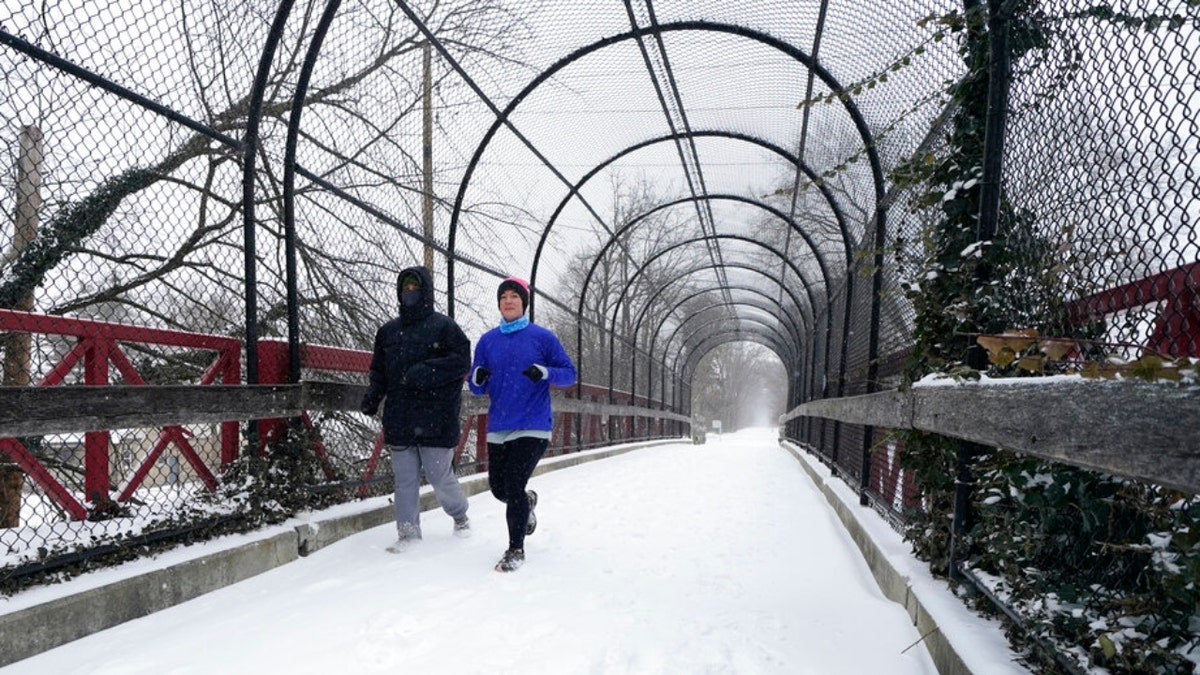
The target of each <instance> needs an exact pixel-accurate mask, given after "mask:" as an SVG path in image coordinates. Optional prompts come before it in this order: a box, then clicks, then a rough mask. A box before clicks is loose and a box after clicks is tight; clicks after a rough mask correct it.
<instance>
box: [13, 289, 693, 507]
mask: <svg viewBox="0 0 1200 675" xmlns="http://www.w3.org/2000/svg"><path fill="white" fill-rule="evenodd" d="M0 333H30V334H37V335H48V336H59V337H64V338H69V339H73V340H74V343H73V344H72V346H71V348H70V349H69V350H68V351H67V352H66V354H64V355H63V356H62V357H61V358H59V359H58V360H57V361H56V362H54V363H53V365H52V366H51V367H50V368H49V370H48V371H47V372H46V375H45V376H43V377H42V378H41V380H40V381H38V382H37V383H36V386H38V387H53V386H63V385H64V383H67V382H68V376H69V375H70V374H71V373H72V372H73V371H75V369H76V368H77V367H80V368H81V369H82V377H81V378H77V380H75V381H74V382H73V383H72V384H74V383H78V384H83V385H85V386H94V387H102V386H109V385H112V384H114V382H113V380H114V379H115V378H119V380H120V382H121V383H123V384H125V385H133V386H148V385H147V383H146V380H145V378H144V377H143V375H142V374H141V373H139V372H138V370H137V368H136V367H135V366H134V365H133V363H132V362H131V361H130V359H129V358H128V357H127V356H126V354H125V348H126V347H127V346H128V345H131V344H140V345H155V346H159V347H169V348H181V349H192V350H210V351H212V352H213V360H212V362H211V363H210V364H209V365H208V367H207V368H206V369H205V370H204V372H203V374H202V375H201V376H200V378H199V381H198V382H197V384H198V385H211V384H217V383H220V384H226V385H236V384H240V380H241V368H240V359H241V355H242V347H243V344H242V341H241V340H240V339H237V338H230V337H223V336H217V335H205V334H196V333H185V332H181V331H174V330H164V329H157V328H148V327H143V326H130V325H123V324H114V323H106V322H102V321H92V320H86V319H72V318H65V317H58V316H48V315H41V314H33V313H29V312H19V311H11V310H0ZM259 354H260V366H261V367H260V380H261V382H260V383H261V384H267V385H271V384H281V385H282V384H288V382H287V378H288V372H289V369H288V345H287V343H285V342H282V341H274V340H264V341H262V342H260V344H259ZM300 357H301V368H302V370H306V371H310V372H311V371H324V372H329V373H338V374H343V375H344V374H351V375H358V376H361V375H363V374H365V373H367V372H368V370H369V368H370V362H371V353H370V352H365V351H354V350H349V349H341V348H336V347H325V346H316V345H305V346H302V347H301V350H300ZM339 379H344V378H339ZM354 379H355V380H363V379H365V378H361V377H356V378H354ZM582 390H583V400H566V399H560V400H559V403H558V404H556V408H559V409H560V410H559V412H558V413H557V414H558V416H559V422H558V424H556V425H555V430H554V437H553V438H552V439H551V448H552V449H551V452H550V453H548V454H551V455H552V454H555V453H559V452H564V451H566V450H569V449H572V448H584V447H592V446H596V445H603V444H605V443H611V442H617V441H619V440H628V439H631V438H632V437H633V436H635V435H637V434H642V435H643V437H662V436H664V435H665V434H667V433H668V419H666V418H670V419H672V420H674V421H675V422H677V423H683V424H686V421H685V420H686V418H683V417H682V416H680V415H675V414H674V413H670V412H668V411H661V410H659V411H655V410H653V409H652V406H653V405H655V403H654V402H650V401H646V400H644V399H640V398H639V400H636V401H634V400H631V397H630V396H629V395H628V393H624V392H614V393H613V394H612V396H611V397H610V392H609V390H608V389H607V387H599V386H591V385H584V386H583V387H582ZM562 393H563V395H564V396H565V397H566V398H567V399H569V398H571V397H572V396H573V394H574V388H568V389H565V390H563V392H562ZM637 405H641V406H643V407H642V408H634V407H633V406H637ZM464 417H465V424H464V428H465V429H467V430H471V429H473V430H474V432H475V433H474V434H473V435H474V438H475V448H474V451H475V456H474V462H475V468H476V470H479V471H482V470H486V466H487V442H486V430H487V412H486V406H485V404H484V403H483V402H482V401H481V400H478V399H475V398H474V397H469V396H468V397H466V399H465V405H464ZM298 420H299V423H300V424H301V425H302V426H303V427H304V428H306V429H308V430H310V431H311V430H315V425H314V423H313V421H312V418H311V417H310V416H309V414H308V412H307V411H304V412H302V414H301V415H300V417H299V418H298ZM218 424H219V427H220V463H219V465H218V466H208V465H207V464H206V463H205V460H204V459H203V458H202V456H201V453H198V452H197V451H196V450H195V448H194V447H193V446H192V444H191V442H190V441H189V438H190V433H189V431H188V430H187V429H185V428H184V427H183V426H182V425H180V424H167V425H164V426H162V427H152V428H158V430H159V431H158V436H157V439H156V440H155V441H154V443H153V444H152V445H151V446H150V450H149V451H148V452H147V453H146V454H145V456H144V457H142V459H141V460H140V462H139V463H138V465H137V467H136V469H134V470H133V471H132V472H131V473H130V474H129V477H128V478H127V479H126V480H125V482H124V484H123V485H120V486H118V487H117V488H115V490H114V489H111V488H110V456H111V453H112V443H111V434H110V431H109V430H108V429H96V430H91V431H86V432H85V434H84V458H83V459H84V467H83V474H84V480H83V491H82V492H83V493H82V499H81V498H80V495H79V494H78V491H73V490H71V489H69V488H68V487H67V486H65V485H64V484H63V483H62V482H61V481H60V480H58V479H57V478H56V477H55V476H54V475H53V474H52V473H51V472H50V471H49V470H47V468H46V466H45V465H43V463H42V462H41V461H39V459H38V458H37V457H36V456H35V455H34V454H33V453H32V452H30V450H29V449H28V448H27V447H25V445H24V444H22V442H21V441H20V440H19V439H17V438H13V437H7V438H0V459H3V456H4V455H7V457H8V458H9V459H10V460H11V461H12V462H14V463H15V464H17V465H18V466H19V467H20V468H21V470H22V471H24V472H25V474H26V475H27V476H29V478H30V479H31V480H32V481H33V482H34V483H35V484H36V485H37V486H38V487H40V488H41V490H42V491H43V492H44V493H45V494H46V495H47V496H48V497H49V498H50V500H52V501H53V502H54V503H55V504H57V505H58V506H59V507H60V508H62V510H63V511H64V512H65V513H66V514H67V517H69V518H71V519H75V520H83V519H86V518H88V517H89V516H93V515H96V514H101V513H105V512H106V511H108V510H110V509H113V508H114V507H115V506H116V505H117V504H119V503H123V502H127V501H129V500H130V499H132V498H133V495H134V493H135V491H137V490H138V488H140V487H142V486H143V483H144V482H145V480H146V477H147V475H148V474H149V472H150V471H151V469H152V468H153V467H154V465H155V463H156V462H157V461H159V459H160V458H161V457H162V455H163V453H164V452H165V451H166V450H167V449H168V448H171V447H172V446H174V447H175V448H176V449H177V450H178V451H179V453H180V454H181V455H182V456H183V457H184V458H186V460H187V461H188V462H189V464H190V465H191V466H192V468H193V469H194V470H195V472H196V475H197V477H198V478H199V479H200V480H201V481H202V482H203V484H204V485H205V486H207V487H208V489H210V490H215V489H216V488H217V486H218V480H219V479H218V477H219V476H220V474H221V471H222V469H223V467H224V466H226V465H227V464H229V463H230V462H232V461H234V460H235V459H237V457H238V455H239V446H240V421H238V420H230V421H223V422H219V423H218ZM288 424H289V421H288V420H285V419H279V418H273V419H262V420H260V421H259V423H258V449H259V451H260V452H263V451H265V449H266V447H267V446H268V445H270V444H271V443H273V442H275V441H278V440H280V439H282V438H283V436H284V434H285V433H286V432H287V430H288ZM471 436H472V434H471V433H469V432H468V433H464V434H463V436H462V440H461V441H460V443H459V447H458V448H457V451H456V454H455V461H460V460H461V459H462V456H463V454H464V450H465V449H466V443H467V442H468V439H469V438H470V437H471ZM311 438H312V440H311V442H310V444H309V449H310V451H311V452H312V453H313V455H314V456H315V457H316V458H317V459H318V461H319V463H320V465H321V467H322V470H323V472H324V475H325V478H326V479H327V480H330V481H339V480H343V479H344V478H345V477H343V476H338V475H337V471H336V470H335V468H334V465H333V462H332V461H331V459H330V454H329V452H328V450H327V448H326V447H325V444H324V442H323V441H322V440H321V438H320V435H319V434H317V433H313V434H311ZM383 448H384V443H383V436H382V433H380V434H378V435H377V436H376V439H375V442H374V447H373V449H372V452H371V455H370V457H369V459H368V461H367V462H366V463H365V465H364V469H363V471H362V473H361V475H360V476H358V479H359V480H360V481H361V487H360V488H359V490H358V493H359V494H360V496H361V495H365V494H366V491H367V490H368V489H369V487H368V481H370V480H371V479H372V478H374V477H375V474H376V472H377V470H378V467H379V460H380V458H381V456H382V453H383ZM114 492H115V499H114V494H113V493H114Z"/></svg>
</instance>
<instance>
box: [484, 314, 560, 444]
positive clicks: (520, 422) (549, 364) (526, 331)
mask: <svg viewBox="0 0 1200 675" xmlns="http://www.w3.org/2000/svg"><path fill="white" fill-rule="evenodd" d="M534 364H537V365H541V366H544V367H545V368H546V377H545V379H543V380H542V381H540V382H533V381H531V380H530V379H529V378H528V377H526V376H524V375H522V374H521V371H523V370H525V369H526V368H528V367H529V366H531V365H534ZM479 367H483V368H487V369H488V370H489V371H491V376H490V377H489V378H488V380H487V382H485V383H484V385H483V386H478V385H476V384H475V381H474V373H475V369H476V368H479ZM471 373H472V375H471V376H469V377H468V378H467V379H468V385H469V386H470V388H471V392H472V393H473V394H475V395H477V396H478V395H482V394H487V395H488V397H489V398H490V399H491V403H490V404H489V406H488V429H487V430H488V432H489V433H490V432H498V431H517V430H527V429H536V430H542V431H550V430H551V429H553V428H554V412H553V411H552V410H551V408H550V386H551V385H553V386H556V387H566V386H568V385H571V384H574V383H575V377H576V370H575V364H574V363H572V362H571V357H570V356H568V355H567V351H566V350H565V349H563V346H562V343H561V342H559V340H558V338H557V337H556V336H555V335H554V333H552V332H550V331H549V330H547V329H545V328H542V327H541V326H538V325H537V324H532V323H531V324H529V325H528V326H526V327H525V328H522V329H521V330H518V331H516V332H513V333H503V332H501V331H500V329H499V328H493V329H492V330H490V331H488V332H486V333H484V334H483V337H481V338H479V342H478V344H477V345H476V346H475V361H474V363H473V364H472V366H471Z"/></svg>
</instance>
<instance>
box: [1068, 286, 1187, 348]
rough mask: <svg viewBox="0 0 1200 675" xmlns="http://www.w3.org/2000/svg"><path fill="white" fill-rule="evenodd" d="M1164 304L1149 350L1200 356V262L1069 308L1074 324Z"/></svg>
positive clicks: (1087, 297)
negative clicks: (1154, 303) (1150, 305)
mask: <svg viewBox="0 0 1200 675" xmlns="http://www.w3.org/2000/svg"><path fill="white" fill-rule="evenodd" d="M1152 302H1161V303H1163V306H1162V308H1161V309H1160V310H1159V314H1158V318H1157V320H1156V321H1155V323H1154V330H1153V332H1152V333H1151V334H1150V337H1149V339H1148V340H1147V341H1146V347H1147V348H1149V349H1152V350H1154V351H1156V352H1158V353H1160V354H1165V355H1170V356H1177V357H1178V356H1200V262H1194V263H1191V264H1189V265H1184V266H1182V267H1176V268H1175V269H1172V270H1167V271H1165V272H1159V273H1158V274H1155V275H1153V276H1149V277H1146V278H1144V279H1138V280H1137V281H1131V282H1129V283H1127V284H1122V285H1120V286H1117V287H1116V288H1110V289H1108V290H1106V291H1101V292H1099V293H1095V294H1092V295H1089V296H1086V297H1083V298H1080V299H1078V300H1076V301H1074V302H1072V303H1071V304H1070V305H1068V306H1067V316H1068V319H1069V320H1070V321H1071V323H1073V324H1081V323H1086V322H1088V321H1094V320H1096V319H1101V318H1104V317H1106V316H1110V315H1112V314H1116V313H1117V312H1122V311H1126V310H1130V309H1135V308H1137V307H1143V306H1145V305H1148V304H1150V303H1152Z"/></svg>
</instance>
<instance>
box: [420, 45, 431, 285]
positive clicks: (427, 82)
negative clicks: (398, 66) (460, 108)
mask: <svg viewBox="0 0 1200 675" xmlns="http://www.w3.org/2000/svg"><path fill="white" fill-rule="evenodd" d="M421 60H422V65H423V67H424V74H425V77H424V92H423V93H424V97H423V98H424V105H423V106H422V107H423V108H424V135H423V136H424V137H423V139H422V148H421V160H422V169H423V171H422V173H423V174H424V179H425V185H424V189H423V190H422V193H423V196H424V204H423V206H422V209H421V220H422V223H423V225H424V232H425V267H427V268H428V269H429V271H430V272H432V271H433V246H432V243H431V242H433V67H432V64H431V62H432V60H433V59H432V45H430V44H429V41H428V40H426V41H425V44H424V45H423V49H422V59H421Z"/></svg>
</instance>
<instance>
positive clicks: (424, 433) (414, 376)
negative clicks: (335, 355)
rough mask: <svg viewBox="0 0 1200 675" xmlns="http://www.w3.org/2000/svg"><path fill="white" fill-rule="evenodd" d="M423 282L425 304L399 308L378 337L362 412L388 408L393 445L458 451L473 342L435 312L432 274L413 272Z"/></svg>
mask: <svg viewBox="0 0 1200 675" xmlns="http://www.w3.org/2000/svg"><path fill="white" fill-rule="evenodd" d="M407 274H416V275H417V276H419V277H420V278H421V297H422V303H421V304H420V305H418V306H417V307H405V306H404V304H403V303H401V304H400V316H398V317H396V318H395V319H392V320H391V321H388V322H387V323H385V324H383V325H382V326H380V327H379V331H378V332H376V333H375V354H374V356H373V357H372V358H371V382H370V385H369V386H368V388H367V393H366V395H365V396H363V401H362V411H363V412H365V413H367V414H371V415H373V414H375V411H376V410H377V409H378V408H379V402H380V401H381V400H383V401H384V403H383V437H384V441H385V442H386V443H387V444H388V445H399V446H412V445H425V446H433V447H443V448H445V447H453V446H457V445H458V440H459V434H460V432H461V426H460V423H459V407H460V405H461V403H462V388H463V379H464V378H465V377H466V375H467V371H469V370H470V368H471V341H470V339H468V338H467V336H466V335H465V334H463V332H462V329H461V328H459V327H458V324H456V323H455V322H454V319H451V318H450V317H448V316H446V315H445V314H440V313H438V312H435V311H434V309H433V275H432V274H431V273H430V272H429V270H428V269H426V268H425V267H409V268H408V269H405V270H403V271H401V272H400V274H399V275H398V276H397V277H396V298H397V300H399V298H400V292H401V289H400V280H401V279H403V278H404V276H405V275H407Z"/></svg>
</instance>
